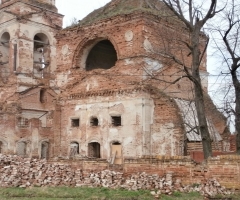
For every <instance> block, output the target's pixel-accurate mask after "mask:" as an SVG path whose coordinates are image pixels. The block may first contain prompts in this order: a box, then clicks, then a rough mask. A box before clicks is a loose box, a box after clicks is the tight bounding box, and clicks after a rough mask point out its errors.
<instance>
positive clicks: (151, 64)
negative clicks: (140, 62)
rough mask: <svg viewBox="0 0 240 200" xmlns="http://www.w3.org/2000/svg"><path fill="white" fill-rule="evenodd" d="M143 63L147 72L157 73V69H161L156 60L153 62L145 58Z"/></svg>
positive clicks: (160, 64)
mask: <svg viewBox="0 0 240 200" xmlns="http://www.w3.org/2000/svg"><path fill="white" fill-rule="evenodd" d="M144 61H145V63H146V66H145V67H146V68H147V70H149V71H151V72H152V71H158V70H159V69H161V68H162V67H163V65H162V63H160V62H159V61H157V60H153V59H151V58H145V59H144Z"/></svg>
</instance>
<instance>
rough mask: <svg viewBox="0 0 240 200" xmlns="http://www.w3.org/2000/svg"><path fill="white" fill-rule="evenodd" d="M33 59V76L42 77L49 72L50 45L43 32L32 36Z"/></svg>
mask: <svg viewBox="0 0 240 200" xmlns="http://www.w3.org/2000/svg"><path fill="white" fill-rule="evenodd" d="M33 59H34V65H33V74H34V76H35V77H37V78H44V77H45V76H46V75H47V74H48V72H49V69H48V66H49V64H50V45H49V40H48V38H47V36H46V35H45V34H43V33H38V34H36V35H35V36H34V45H33Z"/></svg>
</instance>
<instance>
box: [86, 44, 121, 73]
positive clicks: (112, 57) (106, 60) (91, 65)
mask: <svg viewBox="0 0 240 200" xmlns="http://www.w3.org/2000/svg"><path fill="white" fill-rule="evenodd" d="M116 61H117V52H116V50H115V48H114V46H113V44H112V43H111V42H110V41H109V40H102V41H100V42H98V43H97V44H96V45H95V46H94V47H93V48H92V49H91V50H90V52H89V54H88V57H87V60H86V67H85V68H86V70H87V71H90V70H94V69H110V68H111V67H113V66H114V65H115V63H116Z"/></svg>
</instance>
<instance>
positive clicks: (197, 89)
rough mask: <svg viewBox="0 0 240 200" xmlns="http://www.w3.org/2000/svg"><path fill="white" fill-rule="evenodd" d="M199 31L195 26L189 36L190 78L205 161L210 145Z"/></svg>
mask: <svg viewBox="0 0 240 200" xmlns="http://www.w3.org/2000/svg"><path fill="white" fill-rule="evenodd" d="M200 30H201V26H197V25H196V26H195V28H194V29H193V31H192V34H191V42H192V76H193V78H194V80H195V81H194V94H195V97H194V98H195V104H196V111H197V118H198V124H199V131H200V134H201V137H202V146H203V153H204V158H205V159H207V158H209V157H211V156H212V145H211V138H210V133H209V130H208V124H207V120H206V114H205V106H204V98H203V88H202V84H201V77H200V73H199V66H200V62H201V61H200V55H201V52H200V42H199V37H200Z"/></svg>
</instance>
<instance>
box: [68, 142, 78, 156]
mask: <svg viewBox="0 0 240 200" xmlns="http://www.w3.org/2000/svg"><path fill="white" fill-rule="evenodd" d="M77 154H79V143H78V142H71V144H70V153H69V157H70V158H72V157H74V156H75V155H77Z"/></svg>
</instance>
